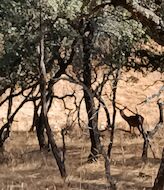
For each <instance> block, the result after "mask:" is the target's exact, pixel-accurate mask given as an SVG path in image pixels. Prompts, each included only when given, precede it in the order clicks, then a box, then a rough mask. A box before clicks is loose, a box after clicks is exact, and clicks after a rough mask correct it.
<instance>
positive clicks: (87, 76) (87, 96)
mask: <svg viewBox="0 0 164 190" xmlns="http://www.w3.org/2000/svg"><path fill="white" fill-rule="evenodd" d="M83 24H84V23H83ZM82 27H84V28H85V30H84V33H83V36H82V37H83V53H84V54H83V79H84V85H85V86H86V87H87V89H84V100H85V105H86V110H87V115H88V128H89V134H90V140H91V153H90V155H89V156H88V161H94V160H97V155H98V153H100V149H101V148H100V139H99V132H98V114H97V113H96V108H95V103H94V99H93V98H94V97H93V96H92V95H91V94H92V86H91V75H92V73H91V67H92V66H91V62H90V56H91V49H92V39H93V30H94V27H93V25H92V23H91V22H88V23H87V24H86V27H85V26H82ZM88 33H89V34H88Z"/></svg>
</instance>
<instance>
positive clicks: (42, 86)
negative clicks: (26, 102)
mask: <svg viewBox="0 0 164 190" xmlns="http://www.w3.org/2000/svg"><path fill="white" fill-rule="evenodd" d="M40 33H41V36H40V37H41V40H40V64H39V68H40V73H41V76H40V92H41V106H42V109H41V115H40V116H41V117H40V118H42V119H43V120H42V122H43V123H42V126H44V127H43V130H44V128H45V129H46V132H47V136H48V141H49V143H50V146H51V150H52V153H53V155H54V157H55V159H56V162H57V165H58V168H59V171H60V174H61V176H62V177H63V178H65V177H66V169H65V164H64V160H62V158H61V154H60V150H59V149H58V147H57V145H56V142H55V140H54V137H53V134H52V131H51V128H50V125H49V122H48V116H47V111H48V106H47V98H46V96H47V90H46V83H47V75H46V68H45V64H44V35H43V31H42V7H41V2H40ZM41 132H42V134H43V131H42V129H41Z"/></svg>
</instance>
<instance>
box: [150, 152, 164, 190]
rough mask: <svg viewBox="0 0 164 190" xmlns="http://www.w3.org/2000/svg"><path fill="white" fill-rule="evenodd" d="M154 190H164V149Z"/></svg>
mask: <svg viewBox="0 0 164 190" xmlns="http://www.w3.org/2000/svg"><path fill="white" fill-rule="evenodd" d="M152 190H164V149H163V152H162V158H161V164H160V167H159V171H158V174H157V177H156V179H155V182H154V186H153V188H152Z"/></svg>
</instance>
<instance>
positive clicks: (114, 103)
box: [108, 68, 120, 158]
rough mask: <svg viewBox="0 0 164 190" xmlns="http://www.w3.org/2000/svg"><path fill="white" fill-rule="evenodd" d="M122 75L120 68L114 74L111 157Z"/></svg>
mask: <svg viewBox="0 0 164 190" xmlns="http://www.w3.org/2000/svg"><path fill="white" fill-rule="evenodd" d="M119 76H120V68H118V69H117V71H116V76H114V83H113V89H112V93H113V99H112V106H113V118H112V125H111V128H112V130H111V136H110V143H109V145H108V157H109V158H110V157H111V151H112V146H113V140H114V130H115V120H116V93H117V85H118V78H119Z"/></svg>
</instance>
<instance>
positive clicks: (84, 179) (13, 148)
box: [0, 129, 164, 190]
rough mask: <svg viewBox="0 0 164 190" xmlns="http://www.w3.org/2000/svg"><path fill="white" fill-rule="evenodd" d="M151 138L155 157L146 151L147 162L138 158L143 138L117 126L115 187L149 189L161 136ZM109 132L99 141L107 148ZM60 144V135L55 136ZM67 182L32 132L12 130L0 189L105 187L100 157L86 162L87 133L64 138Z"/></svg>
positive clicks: (3, 158) (113, 166)
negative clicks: (42, 149)
mask: <svg viewBox="0 0 164 190" xmlns="http://www.w3.org/2000/svg"><path fill="white" fill-rule="evenodd" d="M161 133H163V130H162V129H161V131H160V132H159V133H158V134H157V135H156V136H155V138H154V139H153V141H151V144H152V148H153V151H154V153H155V155H156V158H153V156H152V153H151V151H150V150H149V159H148V162H147V164H144V163H143V162H142V160H141V154H142V143H143V141H142V138H141V137H139V136H137V137H134V136H132V135H131V134H129V133H128V132H126V131H122V130H119V129H117V130H116V135H115V142H114V146H113V151H112V158H111V174H112V176H113V177H114V179H115V180H116V181H117V187H118V190H127V189H129V190H144V189H145V190H146V189H151V187H152V185H153V182H154V178H155V177H156V174H157V171H158V167H159V163H160V157H161V152H162V147H163V145H164V140H163V137H162V136H160V134H161ZM108 139H109V134H108V133H105V134H104V135H103V138H102V142H103V144H104V146H105V147H107V144H108V141H109V140H108ZM57 142H58V145H59V146H60V145H61V140H60V137H57ZM66 145H67V152H66V169H67V173H68V177H67V178H66V181H65V183H64V181H63V180H62V179H61V178H60V174H59V171H58V168H57V165H56V162H55V160H54V158H53V155H52V154H51V152H49V153H45V152H44V153H43V152H40V151H39V150H38V144H37V139H36V137H35V134H34V133H28V132H19V133H16V132H13V133H12V134H11V137H10V139H9V140H8V141H7V143H6V145H5V146H6V147H5V152H4V153H3V155H2V154H1V159H0V163H1V164H0V171H1V172H0V189H4V190H36V189H39V190H42V189H44V190H45V189H46V190H51V189H52V190H54V189H55V190H56V189H57V190H61V189H63V190H64V189H72V190H80V189H81V190H100V189H101V190H106V189H108V185H107V183H106V178H105V172H104V161H103V158H102V157H100V159H99V160H98V162H96V163H91V164H89V163H87V162H86V160H87V156H88V154H89V149H90V143H89V138H88V136H87V135H83V136H82V137H81V138H79V137H77V136H74V135H72V136H67V137H66Z"/></svg>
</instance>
